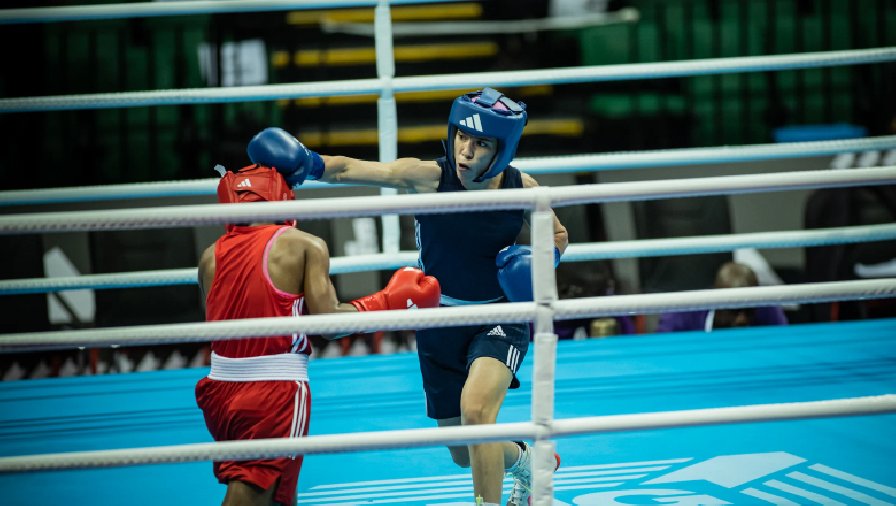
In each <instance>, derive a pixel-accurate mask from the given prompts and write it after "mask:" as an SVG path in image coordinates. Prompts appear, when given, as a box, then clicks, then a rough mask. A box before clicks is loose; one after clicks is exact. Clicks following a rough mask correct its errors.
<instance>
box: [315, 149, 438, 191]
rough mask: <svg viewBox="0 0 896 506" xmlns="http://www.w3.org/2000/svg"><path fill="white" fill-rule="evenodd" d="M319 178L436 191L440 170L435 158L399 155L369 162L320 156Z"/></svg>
mask: <svg viewBox="0 0 896 506" xmlns="http://www.w3.org/2000/svg"><path fill="white" fill-rule="evenodd" d="M322 158H323V160H324V171H323V174H322V175H321V177H320V180H321V181H326V182H328V183H351V184H366V185H372V186H381V187H386V188H397V189H399V190H406V191H408V192H410V193H431V192H434V191H436V188H437V187H438V185H439V178H440V177H441V175H442V170H441V169H440V168H439V165H438V164H437V163H436V162H434V161H424V160H420V159H419V158H399V159H398V160H395V161H392V162H387V163H383V162H372V161H368V160H359V159H357V158H350V157H347V156H326V155H324V156H322Z"/></svg>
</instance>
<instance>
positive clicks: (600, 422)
mask: <svg viewBox="0 0 896 506" xmlns="http://www.w3.org/2000/svg"><path fill="white" fill-rule="evenodd" d="M178 4H180V5H178V6H177V7H176V8H175V7H171V5H172V4H167V3H154V4H145V5H143V7H142V10H138V11H139V12H141V13H142V15H165V13H166V12H167V13H169V14H170V13H183V11H182V9H190V8H192V9H194V10H193V11H190V12H201V11H202V9H209V8H211V9H215V7H214V6H211V7H210V6H209V3H207V2H179V3H178ZM251 4H252V2H239V1H234V2H231V3H229V7H230V8H234V9H238V8H240V6H243V7H244V8H246V9H250V10H251V9H253V8H254V9H259V10H265V9H277V8H297V7H296V5H297V4H296V2H277V1H270V2H264V3H260V2H255V6H254V7H252V6H251ZM262 4H263V5H262ZM312 4H313V6H314V7H319V6H320V4H321V3H320V2H314V3H312V2H308V3H307V5H306V6H305V8H309V6H312ZM328 4H329V5H340V2H328ZM351 4H352V5H358V4H366V5H373V4H376V6H377V28H378V30H377V31H378V33H380V32H381V31H382V29H383V28H382V27H384V26H385V29H388V27H389V25H388V3H387V2H383V1H380V2H351ZM129 5H130V4H129ZM174 5H176V4H174ZM287 5H289V7H286V6H287ZM115 8H116V7H115V6H114V5H113V6H109V7H108V9H107V10H105V11H102V9H100V11H102V12H104V13H105V15H118V16H124V13H123V12H116V11H115ZM218 8H220V7H218ZM166 9H168V10H167V11H166ZM42 15H43V16H46V17H41V16H42ZM99 15H100V14H99V13H98V11H96V10H93V9H85V10H68V11H66V10H65V9H62V10H54V11H48V10H42V9H22V10H15V11H6V13H5V14H3V15H0V22H4V23H9V22H15V20H19V21H18V22H36V21H35V20H40V21H45V22H49V21H54V20H59V19H86V17H85V16H99ZM29 16H31V17H29ZM54 16H58V17H54ZM65 16H68V17H65ZM11 20H12V21H11ZM386 39H387V37H386ZM384 40H385V39H384V36H379V35H378V37H377V48H378V56H381V57H383V58H385V59H384V62H383V63H382V64H381V65H380V64H379V63H378V70H379V71H380V78H379V79H373V80H363V81H352V82H330V83H314V84H301V83H299V84H293V85H274V86H266V87H245V88H239V89H209V90H167V91H162V92H143V93H131V94H128V93H123V94H115V95H114V96H112V95H109V96H98V95H84V96H69V97H25V98H20V99H0V112H13V111H16V112H24V111H46V110H59V109H66V108H88V109H89V108H100V107H133V106H138V105H161V104H168V103H197V102H202V101H205V102H214V101H232V100H270V99H273V98H284V97H290V98H294V97H299V96H308V95H315V94H316V95H323V94H326V95H330V94H353V93H354V94H360V93H370V92H375V93H377V94H380V96H381V98H380V114H381V117H380V118H381V120H380V126H381V128H380V131H381V135H383V136H384V137H383V138H381V158H382V159H384V160H387V159H392V158H394V157H395V137H394V133H395V117H394V115H390V114H389V111H393V112H394V97H393V95H392V94H393V93H394V92H396V91H405V90H411V89H434V88H436V87H443V88H457V87H475V86H476V85H475V84H474V83H477V82H488V83H490V84H491V85H493V86H497V87H501V86H509V85H519V84H523V83H530V82H582V81H589V80H595V81H596V80H610V79H613V80H618V79H645V78H654V77H668V76H671V75H697V74H701V73H725V72H750V71H760V70H761V71H770V70H781V69H792V68H807V66H808V67H811V66H828V65H854V64H873V63H878V62H884V61H893V60H896V48H882V49H877V50H862V51H840V52H830V53H824V54H822V53H817V54H809V55H791V56H784V57H754V58H745V59H741V58H733V59H731V58H729V59H724V60H701V61H693V62H673V63H668V64H648V65H631V66H613V68H605V67H598V68H581V69H554V70H546V71H518V72H506V73H500V74H498V73H494V74H493V73H487V74H469V75H455V76H451V79H449V80H446V79H445V78H444V77H445V76H425V77H414V78H395V77H392V75H391V74H390V72H391V73H392V74H394V70H392V69H390V68H389V62H390V61H391V59H390V58H389V57H388V56H384V55H388V53H389V49H390V45H389V43H388V41H386V42H384ZM384 44H385V47H384ZM378 62H379V58H378ZM390 108H391V109H390ZM893 148H896V136H889V137H878V138H873V139H864V140H859V141H854V142H846V141H843V142H836V143H798V144H794V145H784V146H777V147H773V146H746V147H741V148H738V147H728V148H716V149H704V150H700V152H699V153H698V152H697V151H696V150H672V151H668V152H654V153H631V154H616V155H599V154H595V155H583V156H578V157H559V158H554V159H547V158H545V159H531V160H520V163H518V164H516V165H518V166H519V167H520V168H521V169H523V170H525V171H528V172H531V173H533V174H539V173H549V172H557V171H561V170H567V171H581V170H608V169H611V168H616V169H621V168H631V167H640V166H666V165H668V166H672V165H679V164H683V163H710V162H713V161H715V162H718V161H721V160H739V159H740V160H747V159H751V160H752V159H757V158H763V157H764V158H766V159H770V158H780V159H784V158H792V157H798V156H807V154H811V153H826V154H834V153H841V152H850V151H853V150H862V149H893ZM701 156H702V158H701ZM695 160H696V161H695ZM567 162H569V163H567ZM561 167H562V168H561ZM894 183H896V167H874V168H865V169H854V170H850V171H827V172H821V171H811V172H791V173H781V174H764V175H741V176H727V177H705V178H691V179H682V180H667V181H654V182H635V183H612V184H601V185H581V186H575V187H553V188H551V187H541V188H537V189H530V190H500V191H485V190H483V191H477V192H469V193H470V194H464V195H456V194H437V195H397V194H391V193H388V192H387V193H385V194H383V195H380V196H374V197H340V198H332V199H317V200H315V201H314V202H310V201H308V200H303V199H301V198H300V199H299V200H297V201H293V202H265V203H254V204H230V205H222V204H211V205H190V206H168V207H155V208H143V209H122V210H119V211H116V212H115V213H109V212H108V211H70V212H45V213H22V214H4V215H2V216H0V234H4V235H14V234H31V233H58V232H65V231H98V230H103V231H109V230H130V229H138V228H139V229H146V228H157V229H164V228H170V227H178V226H181V227H182V226H200V225H216V224H223V223H226V222H232V221H235V220H239V221H265V220H275V219H286V218H298V219H299V220H307V219H326V218H335V217H349V216H351V217H357V216H381V215H384V214H385V215H391V216H393V217H394V216H395V215H398V214H410V213H415V212H418V213H419V212H424V213H431V212H463V211H465V210H480V209H517V208H525V209H530V210H532V211H533V213H532V244H533V250H534V251H533V260H534V265H533V280H534V288H535V298H536V300H535V302H532V303H507V304H490V305H485V306H470V307H463V308H439V309H424V310H416V311H397V312H396V311H388V312H369V313H362V314H351V315H340V316H331V315H315V316H306V317H301V318H263V319H256V320H251V321H250V320H234V321H226V322H209V323H207V322H201V323H191V324H170V325H154V326H133V327H116V328H104V329H87V330H71V331H58V332H26V333H18V334H5V335H2V336H0V352H2V353H16V352H22V351H34V350H54V349H71V348H76V347H100V346H110V345H123V346H128V345H137V344H155V343H173V342H190V341H208V340H210V339H220V338H238V337H243V336H248V335H277V334H283V333H293V332H300V331H301V332H307V333H311V334H318V333H329V332H340V331H362V330H392V329H405V328H423V327H438V326H450V325H458V324H470V323H487V322H493V321H507V322H527V321H528V322H533V323H534V326H535V331H536V332H535V336H534V346H533V347H532V349H531V350H532V351H531V352H530V355H531V356H532V358H530V359H529V360H527V361H525V362H524V364H523V367H522V368H521V371H520V373H519V374H520V377H521V378H522V379H523V387H522V388H521V389H519V390H515V391H510V392H509V393H508V396H507V400H506V401H505V404H504V407H503V409H502V411H501V416H500V418H499V423H498V424H497V425H494V426H468V427H452V428H435V427H433V423H432V421H431V420H429V419H427V418H425V415H424V409H423V406H424V399H423V394H422V388H421V386H420V380H419V373H418V372H417V363H416V357H415V356H414V355H413V354H410V353H404V354H395V355H389V356H368V357H345V358H336V359H328V360H313V361H312V362H311V366H310V369H311V371H310V376H311V384H312V389H313V391H314V403H313V405H314V413H313V414H312V419H311V429H310V433H309V434H310V436H309V437H307V438H302V439H298V440H282V439H277V440H262V441H237V442H226V443H215V442H212V441H210V437H209V435H208V433H207V432H206V429H205V427H204V423H203V420H202V415H201V413H200V411H199V410H198V408H197V407H196V405H195V400H194V398H193V388H194V385H195V382H196V381H197V380H198V379H199V378H201V377H202V376H204V375H205V374H206V373H207V369H206V368H199V369H183V370H175V371H157V372H144V373H130V374H123V375H114V374H110V375H104V376H96V377H78V378H53V379H43V380H29V381H17V382H4V383H0V406H2V410H0V485H2V487H3V490H4V502H6V503H9V504H55V503H58V502H70V503H75V504H80V503H110V504H118V503H122V502H126V503H128V504H160V503H165V504H210V503H216V502H218V501H220V499H221V498H222V497H223V494H224V487H222V486H220V485H218V484H217V483H216V481H215V480H214V479H213V477H212V475H211V464H210V461H211V460H213V459H220V458H230V459H233V458H254V457H269V456H279V455H292V454H296V453H305V454H306V455H307V458H306V460H305V465H304V467H303V470H302V474H301V476H300V479H299V495H298V500H299V504H302V505H311V504H314V505H334V504H409V505H413V504H431V505H442V506H449V505H452V506H453V505H460V504H469V503H470V501H471V499H472V498H471V492H472V481H471V478H470V474H469V471H468V470H461V469H458V468H456V467H455V466H454V465H453V464H452V463H451V460H450V458H449V456H448V453H447V451H446V450H445V449H444V448H443V446H444V445H445V444H446V443H452V444H456V443H462V442H481V441H493V440H503V439H508V438H525V439H531V440H534V441H535V445H534V448H535V451H536V459H535V460H534V461H533V470H534V473H533V479H534V483H533V486H534V491H535V492H534V494H533V499H534V500H535V504H539V505H544V504H552V502H553V503H554V504H570V505H572V504H576V505H597V504H682V505H684V504H780V505H791V504H816V503H818V504H896V473H894V471H893V469H894V468H896V457H894V455H896V438H894V437H893V436H894V435H896V414H894V413H896V367H894V365H896V319H879V320H868V321H856V322H839V323H828V324H812V325H795V326H789V327H783V328H769V327H764V328H763V327H760V328H749V329H736V330H735V329H731V330H726V331H716V332H713V333H711V334H706V333H703V332H680V333H674V334H645V335H635V336H628V337H625V338H605V339H591V340H586V341H563V342H558V341H557V337H556V335H554V334H553V332H552V322H553V321H554V320H565V319H577V318H583V317H601V316H615V315H624V314H644V313H658V312H664V311H672V310H690V309H709V308H730V307H738V306H744V305H750V304H754V305H755V304H760V305H761V304H786V303H811V302H824V301H834V300H871V299H879V298H893V297H894V296H896V282H894V279H892V278H883V279H873V280H859V281H842V282H832V283H816V284H805V285H793V286H774V287H755V288H741V289H728V290H699V291H691V292H680V293H666V294H649V295H620V296H609V297H600V298H582V299H573V300H559V299H558V298H557V293H556V289H555V280H554V271H553V269H552V258H553V252H552V250H551V248H552V241H551V237H552V220H551V216H552V214H551V213H550V211H549V209H550V208H551V207H554V208H559V207H564V206H574V205H580V204H584V203H606V202H622V201H632V200H650V199H661V198H681V197H689V196H702V195H731V194H743V193H754V192H779V191H791V190H795V189H809V188H834V187H851V186H871V185H892V184H894ZM213 184H214V181H213V180H207V181H193V182H180V183H165V184H158V185H149V186H147V185H119V186H117V187H114V188H102V187H94V188H81V189H57V190H53V189H41V190H33V191H32V190H26V191H13V192H0V202H3V203H4V204H7V205H9V204H10V203H13V204H17V205H28V204H36V203H46V202H56V203H59V202H72V201H94V200H106V199H117V198H129V196H132V195H139V194H141V192H146V193H145V194H151V195H184V194H194V195H200V194H206V193H212V192H213V191H214V186H213ZM314 186H315V185H309V186H308V187H307V189H308V190H312V189H313V188H314ZM300 195H301V194H300ZM392 233H393V232H390V231H389V230H388V228H387V229H386V230H385V236H386V237H384V247H383V249H384V251H385V253H384V254H382V255H372V256H370V257H365V258H359V259H354V258H343V259H334V262H333V265H334V269H333V271H332V272H333V273H339V272H353V271H358V270H371V269H391V268H393V267H396V266H398V265H404V264H406V263H408V261H409V260H410V262H413V261H414V258H415V255H414V254H413V253H412V252H399V251H398V250H397V242H395V241H394V237H390V236H389V234H392ZM893 238H896V226H894V225H893V224H884V225H875V226H868V227H843V228H838V229H825V230H815V231H793V232H768V233H759V234H740V235H736V236H705V237H695V238H678V239H666V240H653V241H626V242H620V243H607V244H574V245H571V246H570V249H569V252H568V253H567V255H565V256H564V261H584V260H591V259H596V258H617V257H626V256H628V257H638V256H656V255H668V254H683V253H691V254H699V253H707V252H714V251H731V250H733V249H737V248H742V247H766V248H774V247H811V246H820V245H830V244H842V243H847V242H864V241H881V240H890V239H893ZM195 274H196V271H195V268H186V269H181V270H175V271H162V272H140V273H119V274H111V275H89V276H81V277H78V278H57V279H45V280H44V279H32V280H4V281H2V282H0V294H2V295H5V296H15V295H17V294H21V293H47V292H54V291H59V290H68V289H73V288H76V287H77V288H93V289H104V288H111V287H131V288H138V287H141V286H153V285H159V284H187V283H195V279H196V277H195ZM554 447H556V449H557V450H558V451H559V453H560V454H561V456H562V459H563V465H562V467H561V468H560V470H558V471H557V472H553V471H552V467H553V466H552V462H551V460H552V459H551V453H552V449H553V448H554ZM505 483H506V484H508V485H509V482H505ZM505 492H506V490H505ZM552 498H553V499H552Z"/></svg>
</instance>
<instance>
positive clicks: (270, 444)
mask: <svg viewBox="0 0 896 506" xmlns="http://www.w3.org/2000/svg"><path fill="white" fill-rule="evenodd" d="M893 412H896V395H893V394H885V395H876V396H868V397H855V398H849V399H833V400H825V401H808V402H787V403H776V404H754V405H748V406H735V407H722V408H705V409H689V410H680V411H659V412H653V413H639V414H629V415H609V416H595V417H580V418H565V419H559V420H554V422H553V424H552V425H548V426H544V425H537V424H534V423H531V422H522V423H501V424H494V425H467V426H457V427H433V428H428V429H406V430H394V431H378V432H353V433H348V434H327V435H319V436H307V437H304V438H297V439H254V440H248V441H220V442H213V443H195V444H187V445H180V446H156V447H144V448H122V449H116V450H98V451H80V452H67V453H50V454H42V455H22V456H15V457H0V472H5V473H9V472H23V471H46V470H61V469H83V468H97V467H114V466H128V465H137V464H160V463H176V462H198V461H206V460H248V459H267V458H275V457H286V456H292V455H299V454H303V455H309V454H315V453H334V452H348V451H369V450H380V449H388V448H411V447H429V446H442V445H446V444H447V445H454V444H466V443H484V442H489V441H501V440H507V439H532V438H535V437H539V438H542V437H545V438H546V437H552V436H567V435H575V434H585V433H606V432H622V431H638V430H654V429H663V428H676V427H692V426H705V425H721V424H733V423H748V422H765V421H773V420H796V419H805V418H830V417H842V416H860V415H880V414H887V413H893Z"/></svg>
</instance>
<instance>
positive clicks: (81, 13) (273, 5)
mask: <svg viewBox="0 0 896 506" xmlns="http://www.w3.org/2000/svg"><path fill="white" fill-rule="evenodd" d="M456 1H460V0H389V3H391V4H393V5H396V4H427V3H436V2H441V3H444V2H456ZM378 3H380V2H379V0H227V1H226V2H221V1H220V0H178V1H176V2H145V3H140V2H135V3H120V4H106V5H73V6H65V7H35V8H29V9H3V10H0V25H11V24H25V23H51V22H56V21H85V20H92V19H129V18H147V17H158V16H183V15H191V14H234V13H244V12H275V11H285V10H305V9H337V8H345V7H373V6H375V5H377V4H378Z"/></svg>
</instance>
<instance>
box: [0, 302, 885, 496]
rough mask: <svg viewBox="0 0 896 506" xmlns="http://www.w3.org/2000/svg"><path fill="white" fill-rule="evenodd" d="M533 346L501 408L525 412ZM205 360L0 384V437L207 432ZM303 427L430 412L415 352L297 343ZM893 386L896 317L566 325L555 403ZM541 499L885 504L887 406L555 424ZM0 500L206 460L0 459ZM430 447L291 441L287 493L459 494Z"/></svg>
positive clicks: (723, 402)
mask: <svg viewBox="0 0 896 506" xmlns="http://www.w3.org/2000/svg"><path fill="white" fill-rule="evenodd" d="M531 366H532V357H531V354H530V356H529V357H527V359H526V362H525V363H524V365H523V368H522V370H521V378H523V380H524V382H523V388H521V389H520V390H516V391H512V392H511V393H510V394H509V395H508V398H507V401H506V403H505V407H504V409H503V412H502V416H501V419H500V420H501V421H504V422H513V421H523V420H526V419H528V417H529V409H530V405H529V396H530V390H529V387H530V384H529V381H528V379H529V378H530V377H531V373H532V370H531ZM206 372H207V370H206V369H186V370H176V371H159V372H147V373H130V374H125V375H105V376H98V377H82V378H61V379H45V380H26V381H15V382H5V383H0V454H2V455H4V456H5V455H21V454H33V453H48V452H61V451H72V450H98V449H110V448H127V447H141V446H160V445H178V444H187V443H195V442H206V441H209V436H208V434H207V433H206V431H205V427H204V425H203V421H202V416H201V413H200V412H199V410H198V408H197V407H196V405H195V402H194V399H193V386H194V384H195V382H196V380H198V379H199V378H200V377H202V376H203V375H204V374H205V373H206ZM310 374H311V382H312V392H313V409H312V421H311V434H330V433H338V432H358V431H378V430H393V429H402V428H419V427H431V426H433V424H432V422H431V421H430V420H428V419H427V418H426V417H425V415H424V405H423V394H422V392H421V389H420V379H419V374H418V369H417V362H416V357H415V355H414V354H412V353H404V354H398V355H390V356H367V357H345V358H335V359H326V360H312V362H311V372H310ZM885 393H896V319H886V320H869V321H862V322H842V323H831V324H818V325H798V326H790V327H784V328H771V327H767V328H753V329H742V330H729V331H718V332H713V333H711V334H705V333H702V332H685V333H677V334H649V335H638V336H624V337H623V336H617V337H611V338H605V339H595V340H588V341H563V342H561V343H560V344H559V349H558V366H557V383H556V394H555V395H556V399H555V402H556V411H555V416H556V418H567V417H578V416H595V415H611V414H625V413H641V412H652V411H664V410H679V409H695V408H713V407H724V406H737V405H746V404H760V403H777V402H791V401H812V400H826V399H836V398H847V397H858V396H866V395H879V394H885ZM557 447H558V450H559V452H560V454H561V457H562V460H563V465H562V467H561V468H560V470H559V471H558V472H557V473H556V475H555V479H554V490H555V497H556V502H555V504H570V505H572V504H575V505H598V504H600V505H606V504H667V505H668V504H675V505H696V504H779V505H794V504H827V505H838V504H848V505H853V504H873V505H882V504H896V415H884V416H859V417H844V418H829V419H813V420H798V421H785V422H765V423H745V424H736V425H726V426H712V427H692V428H678V429H665V430H650V431H638V432H622V433H613V434H598V435H588V436H576V437H569V438H561V439H558V440H557ZM0 490H3V499H2V503H3V504H9V505H50V504H53V505H56V504H72V505H81V504H104V505H108V504H128V505H159V504H168V505H181V504H182V505H199V504H203V505H205V504H208V505H210V504H219V503H220V500H221V499H222V498H223V496H224V487H223V486H222V485H218V484H217V482H215V480H214V479H213V477H212V475H211V464H210V463H208V462H201V463H190V464H167V465H151V466H146V465H140V466H133V467H123V468H110V469H94V470H79V471H59V472H56V471H54V472H38V473H12V474H2V475H0ZM471 490H472V485H471V479H470V475H469V471H468V470H463V469H459V468H456V467H454V465H453V464H452V463H451V460H450V458H449V456H448V452H447V450H445V449H443V448H440V447H433V448H419V449H409V450H389V451H367V452H360V453H341V454H331V455H312V456H309V457H307V458H306V460H305V467H304V469H303V471H302V475H301V477H300V478H299V504H301V505H308V506H310V505H321V506H322V505H347V504H404V505H408V506H413V505H424V504H426V505H441V506H448V505H452V506H453V505H460V504H470V503H471V495H472V493H471Z"/></svg>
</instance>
